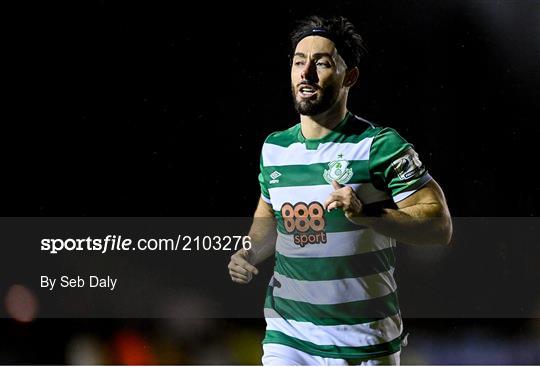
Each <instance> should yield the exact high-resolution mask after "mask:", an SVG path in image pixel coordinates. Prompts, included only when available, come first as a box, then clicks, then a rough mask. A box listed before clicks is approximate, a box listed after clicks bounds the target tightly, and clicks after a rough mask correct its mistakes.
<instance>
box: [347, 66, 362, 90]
mask: <svg viewBox="0 0 540 367" xmlns="http://www.w3.org/2000/svg"><path fill="white" fill-rule="evenodd" d="M359 75H360V71H359V70H358V67H356V66H355V67H354V68H352V69H350V70H347V72H346V73H345V79H344V80H343V86H344V87H348V88H350V87H352V86H353V85H354V84H355V83H356V81H357V80H358V76H359Z"/></svg>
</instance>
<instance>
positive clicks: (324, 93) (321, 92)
mask: <svg viewBox="0 0 540 367" xmlns="http://www.w3.org/2000/svg"><path fill="white" fill-rule="evenodd" d="M317 94H318V96H317V98H316V99H300V100H298V99H297V98H296V92H295V87H294V85H293V86H292V97H293V102H294V108H295V109H296V112H298V113H299V114H300V115H306V116H314V115H318V114H320V113H323V112H326V111H328V110H329V109H330V107H332V106H333V105H334V104H335V103H336V101H337V99H338V94H339V91H338V90H337V88H336V87H335V86H333V85H330V86H328V87H326V88H324V89H318V93H317Z"/></svg>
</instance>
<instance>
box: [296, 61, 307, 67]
mask: <svg viewBox="0 0 540 367" xmlns="http://www.w3.org/2000/svg"><path fill="white" fill-rule="evenodd" d="M305 64H306V62H305V61H302V60H296V61H295V62H293V65H294V66H304V65H305Z"/></svg>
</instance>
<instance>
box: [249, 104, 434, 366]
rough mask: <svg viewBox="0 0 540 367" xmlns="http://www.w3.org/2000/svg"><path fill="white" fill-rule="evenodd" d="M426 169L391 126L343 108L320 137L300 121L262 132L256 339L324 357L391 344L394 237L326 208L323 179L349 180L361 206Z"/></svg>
mask: <svg viewBox="0 0 540 367" xmlns="http://www.w3.org/2000/svg"><path fill="white" fill-rule="evenodd" d="M430 179H431V177H430V176H429V174H428V173H427V172H426V170H425V168H424V166H423V165H422V163H421V162H420V160H419V159H418V155H417V154H416V153H415V152H414V150H412V145H411V144H409V143H407V142H406V141H405V140H404V139H403V138H402V137H401V136H400V135H399V134H398V133H397V132H396V131H395V130H393V129H390V128H382V127H378V126H374V125H373V124H371V123H370V122H368V121H366V120H363V119H361V118H359V117H356V116H354V115H352V114H350V113H348V114H347V116H346V117H345V119H344V120H343V121H341V122H340V123H339V125H338V126H336V128H335V129H334V130H333V131H332V132H330V133H329V134H328V135H327V136H325V137H323V138H321V139H305V138H304V137H303V135H302V131H301V128H300V124H297V125H295V126H293V127H291V128H289V129H287V130H284V131H279V132H275V133H272V134H270V136H268V138H267V139H266V141H265V142H264V145H263V148H262V154H261V173H260V175H259V182H260V185H261V194H262V198H263V200H264V201H266V202H267V203H269V204H270V205H271V206H272V208H273V209H274V213H275V215H276V217H277V219H278V238H277V243H276V258H275V261H276V263H275V268H274V275H273V277H272V279H271V281H270V285H269V287H268V289H267V294H266V299H265V306H264V307H265V309H264V313H265V319H266V323H267V328H266V336H265V339H264V341H263V343H277V344H284V345H287V346H290V347H293V348H296V349H299V350H302V351H304V352H306V353H309V354H312V355H317V356H321V357H328V358H343V359H363V358H375V357H380V356H384V355H388V354H392V353H394V352H396V351H398V350H400V346H401V334H402V332H403V326H402V321H401V316H400V311H399V305H398V299H397V286H396V283H395V281H394V277H393V272H394V266H395V254H394V248H395V246H396V244H395V240H394V239H392V238H389V237H386V236H383V235H381V234H379V233H377V232H375V231H374V230H372V229H369V228H365V227H361V226H358V225H355V224H353V223H351V222H350V221H348V220H347V218H346V217H345V215H344V213H343V211H342V210H333V211H332V212H330V213H328V212H325V211H324V210H323V208H322V203H324V201H325V200H326V198H327V197H328V196H329V195H330V193H331V192H332V191H333V188H332V185H331V182H332V180H337V181H338V182H339V183H341V184H344V185H347V186H351V187H352V188H353V189H355V191H356V192H357V194H358V196H359V197H360V199H361V200H362V202H363V203H364V205H365V206H366V207H367V208H369V207H370V206H373V207H375V206H380V205H385V204H389V203H391V202H392V201H394V202H398V201H400V200H403V199H404V198H406V197H408V196H409V195H411V194H412V193H414V192H415V191H417V190H418V189H419V188H421V187H422V186H423V185H425V184H426V183H427V182H428V181H429V180H430Z"/></svg>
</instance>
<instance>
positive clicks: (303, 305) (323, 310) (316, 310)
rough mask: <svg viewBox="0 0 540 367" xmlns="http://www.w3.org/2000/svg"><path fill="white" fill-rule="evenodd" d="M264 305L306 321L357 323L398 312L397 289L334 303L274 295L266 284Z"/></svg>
mask: <svg viewBox="0 0 540 367" xmlns="http://www.w3.org/2000/svg"><path fill="white" fill-rule="evenodd" d="M268 288H269V289H267V292H266V298H265V303H264V307H265V308H271V309H274V310H275V311H276V312H277V313H278V314H280V315H281V316H282V317H283V318H284V319H287V320H296V321H307V322H311V323H313V324H315V325H356V324H365V323H368V322H374V321H378V320H382V319H384V318H386V317H389V316H393V315H395V314H397V313H398V312H399V304H398V299H397V293H396V292H392V293H390V294H388V295H386V296H383V297H378V298H372V299H368V300H364V301H355V302H346V303H339V304H335V305H314V304H311V303H307V302H300V301H293V300H289V299H285V298H281V297H276V296H274V295H273V287H268Z"/></svg>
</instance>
